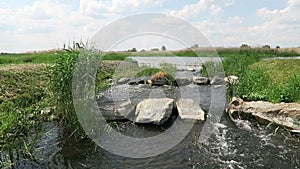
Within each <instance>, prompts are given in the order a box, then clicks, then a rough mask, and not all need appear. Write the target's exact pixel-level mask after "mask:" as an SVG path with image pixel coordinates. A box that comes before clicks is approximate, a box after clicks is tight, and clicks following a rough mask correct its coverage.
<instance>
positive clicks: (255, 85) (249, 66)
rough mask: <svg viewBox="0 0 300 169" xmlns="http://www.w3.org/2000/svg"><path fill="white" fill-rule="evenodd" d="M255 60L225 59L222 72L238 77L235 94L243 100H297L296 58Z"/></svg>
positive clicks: (299, 99)
mask: <svg viewBox="0 0 300 169" xmlns="http://www.w3.org/2000/svg"><path fill="white" fill-rule="evenodd" d="M259 59H260V58H259V57H257V58H255V57H241V58H239V59H237V58H235V57H227V58H226V59H225V61H224V67H225V71H226V74H227V75H236V76H239V77H240V81H239V83H238V84H237V86H236V95H237V96H239V97H241V98H242V99H244V100H247V101H253V100H264V101H270V102H274V103H278V102H300V75H299V71H300V60H299V59H286V60H259Z"/></svg>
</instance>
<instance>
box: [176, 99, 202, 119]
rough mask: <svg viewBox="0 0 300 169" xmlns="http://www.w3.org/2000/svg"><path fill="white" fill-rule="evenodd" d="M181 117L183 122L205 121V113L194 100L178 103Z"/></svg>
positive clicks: (182, 100) (178, 101)
mask: <svg viewBox="0 0 300 169" xmlns="http://www.w3.org/2000/svg"><path fill="white" fill-rule="evenodd" d="M176 106H177V110H178V114H179V117H180V118H181V119H183V120H201V121H203V120H204V115H205V113H204V111H203V110H202V108H201V107H200V106H199V104H198V103H196V102H195V101H194V100H192V99H179V100H177V102H176Z"/></svg>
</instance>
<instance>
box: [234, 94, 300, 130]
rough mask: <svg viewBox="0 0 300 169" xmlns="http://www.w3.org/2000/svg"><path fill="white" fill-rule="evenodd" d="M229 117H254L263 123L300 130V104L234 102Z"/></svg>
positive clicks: (239, 100)
mask: <svg viewBox="0 0 300 169" xmlns="http://www.w3.org/2000/svg"><path fill="white" fill-rule="evenodd" d="M228 113H229V116H230V117H231V118H232V119H235V118H242V119H243V118H249V117H254V118H255V119H256V120H257V121H258V122H261V123H266V122H267V123H270V122H272V123H275V124H277V125H280V126H285V127H288V128H292V129H294V130H300V104H298V103H277V104H273V103H270V102H265V101H252V102H244V101H242V100H241V99H238V100H233V101H232V103H231V104H230V105H229V110H228Z"/></svg>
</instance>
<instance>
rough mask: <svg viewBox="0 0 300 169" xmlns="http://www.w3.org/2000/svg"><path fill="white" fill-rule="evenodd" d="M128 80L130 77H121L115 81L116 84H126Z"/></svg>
mask: <svg viewBox="0 0 300 169" xmlns="http://www.w3.org/2000/svg"><path fill="white" fill-rule="evenodd" d="M129 81H130V78H126V77H122V78H121V79H119V80H118V81H117V84H126V83H128V82H129Z"/></svg>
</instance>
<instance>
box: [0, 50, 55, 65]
mask: <svg viewBox="0 0 300 169" xmlns="http://www.w3.org/2000/svg"><path fill="white" fill-rule="evenodd" d="M55 60H56V55H55V52H41V53H22V54H3V55H0V65H5V64H24V63H34V64H37V63H49V64H53V63H54V62H55Z"/></svg>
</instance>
